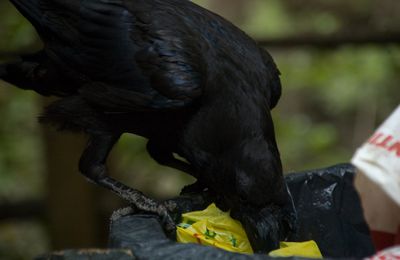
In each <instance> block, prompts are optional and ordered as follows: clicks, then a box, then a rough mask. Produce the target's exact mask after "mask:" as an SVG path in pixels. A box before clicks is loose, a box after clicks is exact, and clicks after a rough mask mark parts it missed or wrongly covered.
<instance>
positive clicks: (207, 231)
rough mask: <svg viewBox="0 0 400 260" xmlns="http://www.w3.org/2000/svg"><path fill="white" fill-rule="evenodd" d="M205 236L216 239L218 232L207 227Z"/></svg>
mask: <svg viewBox="0 0 400 260" xmlns="http://www.w3.org/2000/svg"><path fill="white" fill-rule="evenodd" d="M204 236H205V237H206V239H214V238H215V237H216V236H217V233H216V232H215V231H212V230H209V229H208V228H207V229H206V232H205V233H204Z"/></svg>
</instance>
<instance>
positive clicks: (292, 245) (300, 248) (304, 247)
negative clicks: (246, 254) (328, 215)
mask: <svg viewBox="0 0 400 260" xmlns="http://www.w3.org/2000/svg"><path fill="white" fill-rule="evenodd" d="M279 247H280V248H279V249H276V250H273V251H271V252H269V254H268V255H269V256H273V257H277V256H280V257H289V256H298V257H307V258H322V254H321V252H320V251H319V248H318V246H317V243H315V241H314V240H310V241H306V242H280V243H279Z"/></svg>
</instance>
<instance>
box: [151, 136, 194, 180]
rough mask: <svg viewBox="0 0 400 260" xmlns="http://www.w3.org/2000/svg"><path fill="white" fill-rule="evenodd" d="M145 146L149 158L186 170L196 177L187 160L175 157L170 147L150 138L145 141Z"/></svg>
mask: <svg viewBox="0 0 400 260" xmlns="http://www.w3.org/2000/svg"><path fill="white" fill-rule="evenodd" d="M146 148H147V151H148V153H149V155H150V156H151V158H153V159H154V160H155V161H156V162H158V163H159V164H161V165H164V166H168V167H171V168H174V169H177V170H179V171H182V172H186V173H187V174H190V175H192V176H193V177H195V178H197V176H196V173H195V171H194V169H193V167H192V166H191V165H190V164H189V163H187V162H184V161H181V160H179V159H176V158H175V157H174V155H173V152H172V151H171V149H168V148H167V147H165V146H163V145H160V144H159V143H157V142H156V141H154V140H152V139H150V140H149V141H148V142H147V146H146Z"/></svg>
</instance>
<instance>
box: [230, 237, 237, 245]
mask: <svg viewBox="0 0 400 260" xmlns="http://www.w3.org/2000/svg"><path fill="white" fill-rule="evenodd" d="M230 241H231V243H232V246H233V247H237V239H236V238H235V237H234V236H233V235H231V238H230Z"/></svg>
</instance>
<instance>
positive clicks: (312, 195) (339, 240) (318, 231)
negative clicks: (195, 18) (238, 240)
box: [42, 164, 375, 260]
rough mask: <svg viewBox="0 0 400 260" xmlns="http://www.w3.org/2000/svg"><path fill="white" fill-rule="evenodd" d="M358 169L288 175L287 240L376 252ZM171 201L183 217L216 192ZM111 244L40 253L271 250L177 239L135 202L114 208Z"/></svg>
mask: <svg viewBox="0 0 400 260" xmlns="http://www.w3.org/2000/svg"><path fill="white" fill-rule="evenodd" d="M354 172H355V170H354V168H353V166H351V165H350V164H341V165H336V166H333V167H329V168H324V169H319V170H312V171H305V172H301V173H292V174H289V175H287V176H286V181H287V184H288V187H289V190H290V192H291V194H292V197H293V202H294V205H295V208H296V211H297V228H296V231H295V232H294V233H293V234H291V235H290V237H289V241H298V242H300V241H307V240H315V241H316V242H317V244H318V246H319V248H320V250H321V252H322V254H323V256H324V258H325V259H327V258H347V259H349V258H352V259H362V258H363V257H366V256H370V255H372V254H373V253H374V251H375V250H374V247H373V244H372V240H371V238H370V235H369V229H368V226H367V224H366V223H365V220H364V217H363V213H362V209H361V206H360V200H359V197H358V194H357V192H356V191H355V189H354V187H353V178H354ZM172 201H173V202H174V203H176V204H177V206H178V207H177V209H176V212H175V213H174V214H175V217H176V218H179V216H180V214H182V213H184V212H188V211H194V210H202V209H204V208H206V207H207V206H208V205H209V204H210V203H211V202H212V198H211V197H209V196H207V194H193V195H185V196H180V197H178V198H176V199H173V200H172ZM109 247H110V248H114V249H113V250H112V249H110V250H108V251H107V254H105V253H104V252H102V251H99V252H96V251H90V252H83V253H82V251H80V250H78V251H70V250H68V251H65V253H62V252H57V253H53V254H50V255H47V256H46V257H44V258H42V259H96V260H97V259H124V260H125V259H221V260H222V259H272V257H269V256H267V255H260V254H254V255H244V254H235V253H232V252H228V251H224V250H222V249H218V248H214V247H206V246H201V245H197V244H181V243H177V242H175V241H173V240H171V239H169V238H167V236H166V235H165V234H164V232H163V230H162V228H161V225H160V223H159V220H158V217H157V216H153V215H148V214H140V213H137V212H136V213H135V212H133V210H132V209H131V208H125V209H121V210H118V211H116V212H115V213H114V214H113V216H112V218H111V225H110V237H109ZM121 250H124V251H121ZM126 250H128V251H126ZM127 252H128V253H127ZM275 259H276V258H275ZM284 259H293V260H296V259H304V258H296V257H289V258H284Z"/></svg>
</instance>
